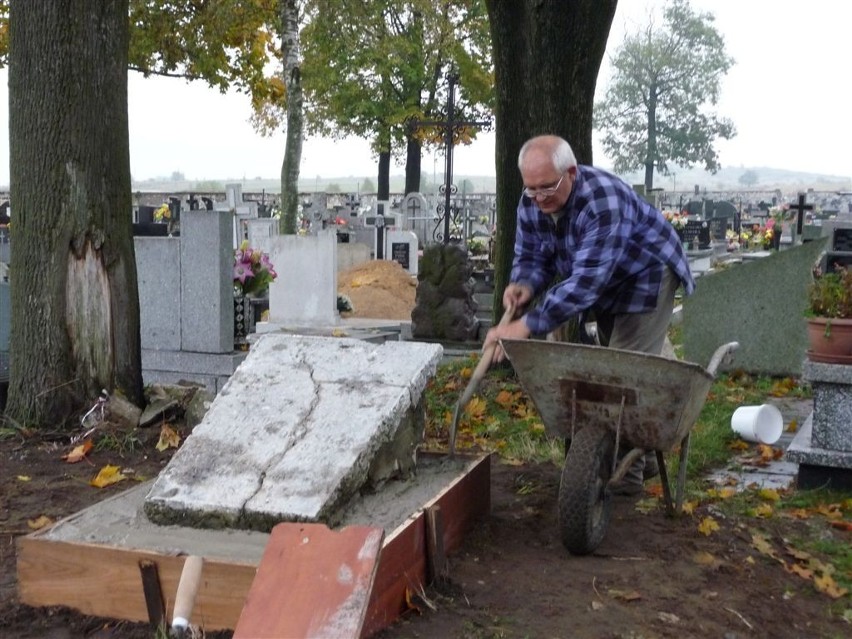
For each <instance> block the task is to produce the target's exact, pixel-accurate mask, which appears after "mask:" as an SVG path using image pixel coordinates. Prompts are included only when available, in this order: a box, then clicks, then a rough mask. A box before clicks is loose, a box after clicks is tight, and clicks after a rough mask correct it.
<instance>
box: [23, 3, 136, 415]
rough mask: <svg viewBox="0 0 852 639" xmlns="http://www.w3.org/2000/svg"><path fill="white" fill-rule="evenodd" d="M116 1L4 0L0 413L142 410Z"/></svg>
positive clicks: (123, 10) (122, 11)
mask: <svg viewBox="0 0 852 639" xmlns="http://www.w3.org/2000/svg"><path fill="white" fill-rule="evenodd" d="M127 16H128V0H102V1H101V2H89V1H88V0H51V1H50V2H32V1H31V0H12V2H11V3H10V21H9V25H10V64H9V141H10V168H11V172H10V186H11V197H12V201H13V202H14V204H13V210H14V213H13V216H14V222H13V227H12V234H13V240H12V241H13V242H14V249H13V251H12V257H11V269H10V275H11V278H10V279H11V297H12V326H11V329H12V330H11V375H10V377H11V379H10V385H9V398H8V405H7V407H6V413H7V415H9V416H11V417H12V418H13V419H15V420H17V421H19V422H22V423H26V424H30V425H33V426H40V427H48V426H49V427H54V428H55V427H56V425H57V424H61V423H62V422H64V421H65V420H68V419H69V418H71V417H72V413H74V412H75V411H78V410H80V409H81V408H83V407H84V406H86V405H87V404H88V403H89V402H91V401H92V400H93V398H95V397H96V396H97V395H98V394H99V393H100V391H101V389H102V388H103V389H107V390H108V391H109V392H111V393H115V392H119V393H122V394H124V396H125V397H126V398H127V399H128V400H130V401H131V402H133V403H135V404H139V405H141V404H142V403H143V393H142V372H141V353H140V350H141V349H140V336H139V299H138V291H137V284H136V261H135V254H134V249H133V235H132V227H131V221H132V219H131V195H130V153H129V141H128V125H127V55H128V27H129V24H128V20H127Z"/></svg>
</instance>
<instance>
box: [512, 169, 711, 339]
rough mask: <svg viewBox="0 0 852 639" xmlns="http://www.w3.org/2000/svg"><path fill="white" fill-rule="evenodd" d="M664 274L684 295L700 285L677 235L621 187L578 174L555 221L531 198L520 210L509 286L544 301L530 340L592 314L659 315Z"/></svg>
mask: <svg viewBox="0 0 852 639" xmlns="http://www.w3.org/2000/svg"><path fill="white" fill-rule="evenodd" d="M666 267H671V269H672V270H673V271H674V273H675V274H676V275H677V276H678V278H680V281H681V283H682V284H683V286H684V290H685V292H686V294H687V295H689V294H691V293H692V292H693V291H694V290H695V280H693V278H692V274H691V273H690V271H689V263H688V262H687V259H686V255H685V254H684V252H683V247H682V246H681V242H680V239H679V238H678V236H677V233H675V230H674V228H673V227H672V225H671V224H669V223H668V222H667V221H666V220H665V218H664V217H663V216H662V214H661V213H660V212H659V211H658V210H657V209H655V208H654V207H652V206H651V205H650V204H648V203H647V202H646V201H645V200H643V199H642V198H641V197H639V196H638V195H637V194H636V193H635V192H634V191H633V189H631V188H630V187H629V186H628V185H627V184H625V183H624V182H623V181H622V180H620V179H619V178H617V177H615V176H614V175H611V174H609V173H607V172H606V171H602V170H600V169H596V168H594V167H591V166H578V167H577V176H576V180H575V182H574V188H573V189H572V191H571V195H570V197H569V198H568V201H567V202H566V203H565V206H564V207H563V209H562V214H561V215H560V217H559V218H558V219H556V218H555V216H554V217H551V216H550V215H546V214H544V213H542V212H541V209H539V207H538V205H537V204H536V202H535V201H533V200H531V199H530V198H528V197H527V196H526V195H522V196H521V201H520V202H519V203H518V225H517V235H516V237H515V258H514V263H513V267H512V276H511V281H512V282H517V283H521V284H526V285H528V286H530V287H531V288H532V289H533V292H534V295H539V294H541V293H543V292H544V291H545V289H546V288H547V287H548V286H549V285H550V284H552V283H553V282H554V278H556V277H557V276H558V278H559V281H558V282H557V283H556V284H555V285H554V286H552V287H551V288H550V290H548V291H547V293H546V295H545V296H544V297H543V299H542V300H541V302H540V304H539V306H538V308H535V309H533V310H531V311H529V312H528V313H527V315H526V320H525V321H526V324H527V328H529V329H530V331H531V332H532V333H533V334H543V333H548V332H550V331H552V330H554V329H555V328H557V327H558V326H559V325H561V324H563V323H564V322H566V321H568V320H569V319H570V318H571V317H572V316H574V315H577V314H579V313H581V312H583V311H586V310H588V309H592V310H595V311H598V312H607V313H645V312H649V311H652V310H654V308H656V305H657V295H658V294H659V291H660V282H661V281H662V275H663V272H664V270H663V269H665V268H666Z"/></svg>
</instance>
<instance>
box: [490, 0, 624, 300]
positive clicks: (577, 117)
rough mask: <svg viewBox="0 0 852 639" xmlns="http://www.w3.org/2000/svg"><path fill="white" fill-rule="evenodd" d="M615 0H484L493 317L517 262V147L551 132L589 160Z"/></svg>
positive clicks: (580, 158) (518, 190) (580, 159)
mask: <svg viewBox="0 0 852 639" xmlns="http://www.w3.org/2000/svg"><path fill="white" fill-rule="evenodd" d="M616 1H617V0H562V1H561V2H541V1H540V0H517V1H515V2H505V1H503V0H486V5H487V7H488V16H489V18H490V21H491V37H492V47H493V52H494V73H495V91H496V94H497V103H496V107H495V115H496V120H497V131H496V143H495V152H496V155H497V157H496V170H497V234H496V240H495V241H496V244H495V251H496V256H495V265H494V277H495V295H494V316H495V317H500V316H501V315H502V314H503V309H502V295H503V289H504V288H506V284H507V283H508V281H509V275H510V272H511V268H512V255H513V252H514V241H515V227H516V215H515V212H516V208H517V204H518V199H519V197H520V194H521V189H522V188H523V182H522V180H521V176H520V173H519V171H518V152H519V151H520V149H521V146H522V145H523V143H524V142H526V141H527V140H528V139H529V138H531V137H533V136H534V135H538V134H541V133H553V134H556V135H560V136H562V137H563V138H565V139H566V140H568V141H569V142H570V143H571V146H572V147H573V149H574V153H575V154H576V156H577V159H578V161H580V162H582V163H584V164H589V163H591V161H592V112H593V105H594V94H595V83H596V81H597V76H598V70H599V69H600V65H601V60H603V56H604V51H605V50H606V41H607V38H608V37H609V29H610V26H611V24H612V19H613V16H614V15H615V6H616Z"/></svg>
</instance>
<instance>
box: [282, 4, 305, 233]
mask: <svg viewBox="0 0 852 639" xmlns="http://www.w3.org/2000/svg"><path fill="white" fill-rule="evenodd" d="M279 10H280V16H281V33H282V38H281V39H282V48H283V54H284V84H285V86H286V87H287V138H286V141H285V146H284V161H283V162H282V164H281V219H280V220H279V231H280V232H281V233H283V234H289V235H293V234H294V233H296V230H297V228H296V227H297V219H298V216H299V165H300V164H301V162H302V131H303V129H304V112H303V108H302V107H303V102H304V99H303V97H302V71H301V66H300V57H301V56H300V53H299V3H298V0H280V5H279Z"/></svg>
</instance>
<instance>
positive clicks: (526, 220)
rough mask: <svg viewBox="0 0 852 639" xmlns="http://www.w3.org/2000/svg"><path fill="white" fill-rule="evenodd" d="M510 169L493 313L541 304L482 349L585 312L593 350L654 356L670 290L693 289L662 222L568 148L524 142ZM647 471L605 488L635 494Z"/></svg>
mask: <svg viewBox="0 0 852 639" xmlns="http://www.w3.org/2000/svg"><path fill="white" fill-rule="evenodd" d="M518 168H519V169H520V171H521V176H522V178H523V181H524V191H523V194H522V195H521V200H520V202H519V203H518V220H517V235H516V238H515V257H514V262H513V266H512V275H511V277H510V283H509V285H508V286H507V287H506V290H505V291H504V293H503V306H504V307H506V308H510V307H514V308H517V309H523V308H525V307H526V306H528V305H529V303H530V302H531V301H532V300H533V298H534V297H536V296H538V295H542V298H541V301H540V303H539V305H538V307H537V308H534V309H531V310H527V311H526V314H524V315H523V316H522V317H520V318H519V319H517V320H514V321H512V322H511V323H509V324H507V325H504V326H497V327H494V328H492V329H491V330H489V331H488V334H487V336H486V338H485V346H488V345H489V344H490V343H492V342H494V341H496V340H498V339H502V338H509V339H526V338H528V337H529V336H530V335H533V334H536V335H543V334H546V333H549V332H551V331H553V330H554V329H556V328H557V327H559V326H560V325H561V324H563V323H565V322H566V321H568V320H569V319H571V318H572V317H574V316H577V315H580V314H582V315H583V316H588V315H589V314H590V313H593V314H594V316H595V319H596V321H597V329H598V336H599V338H600V341H601V343H602V344H604V345H607V346H609V347H611V348H620V349H625V350H633V351H641V352H644V353H652V354H655V355H658V354H660V353H661V352H662V348H663V344H664V342H665V338H666V330H667V328H668V325H669V321H670V319H671V314H672V308H673V304H674V295H675V291H676V290H677V288H678V287H679V286H680V285H683V287H684V291H685V293H686V294H687V295H689V294H691V293H692V291H693V290H694V289H695V281H694V280H693V278H692V274H691V273H690V271H689V264H688V262H687V259H686V255H685V254H684V252H683V247H682V246H681V242H680V240H679V238H678V236H677V234H676V233H675V231H674V228H673V227H672V226H671V224H669V223H668V222H667V221H666V220H665V218H664V217H663V215H662V214H661V213H660V211H658V210H657V209H655V208H654V207H652V206H651V205H650V204H648V203H647V202H646V201H645V200H643V199H642V198H641V197H639V196H638V195H636V193H635V192H634V191H633V189H632V188H630V186H629V185H628V184H626V183H625V182H623V181H622V180H620V179H619V178H617V177H615V176H614V175H611V174H610V173H607V172H606V171H602V170H600V169H597V168H594V167H591V166H578V165H577V160H576V159H575V157H574V152H573V151H572V150H571V146H570V145H569V144H568V142H566V141H565V140H563V139H562V138H560V137H558V136H555V135H542V136H538V137H535V138H532V139H531V140H528V141H527V142H526V143H525V144H524V146H523V147H522V148H521V151H520V153H519V155H518ZM554 282H556V283H555V285H552V284H553V283H554ZM551 285H552V286H551ZM495 358H496V359H502V358H503V352H502V349H499V348H497V349H495ZM646 461H647V468H646ZM657 472H658V470H657V468H656V459H655V458H654V456H653V453H649V454H648V455H646V456H645V459H642V458H640V459H638V460H637V462H636V463H635V464H633V465H632V466H631V467H630V470H629V471H628V473H627V475H626V476H625V478H624V480H623V481H622V482H621V483H620V484H619V485H618V486H615V487H614V488H613V490H614V492H616V494H629V495H635V494H639V493H640V492H642V483H643V477H644V479H648V478H650V477H652V476H654V475H655V474H656V473H657Z"/></svg>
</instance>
